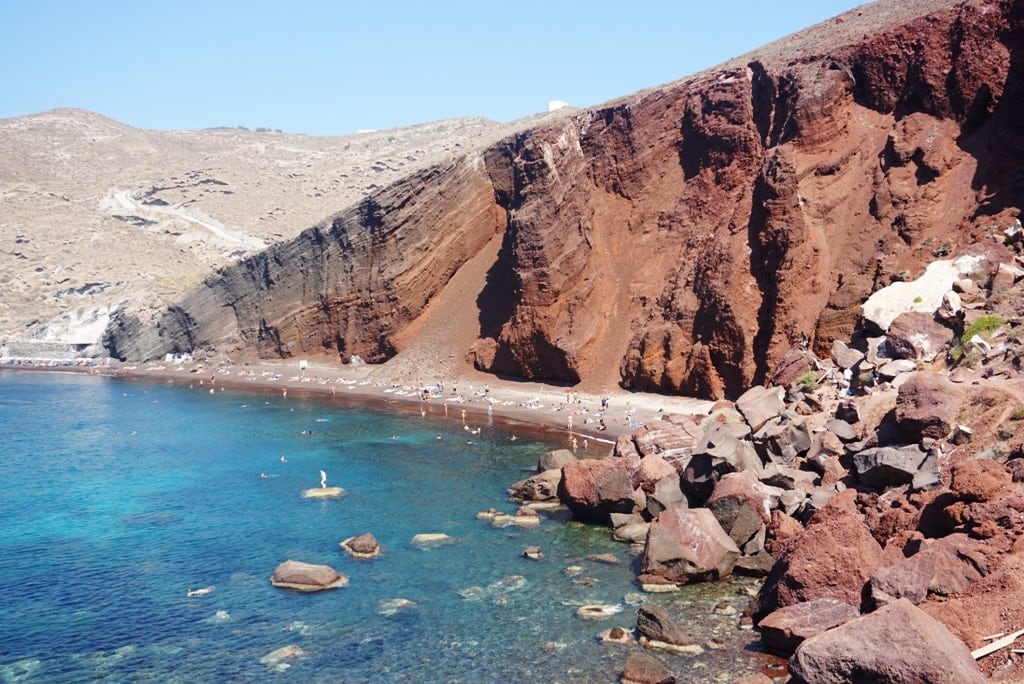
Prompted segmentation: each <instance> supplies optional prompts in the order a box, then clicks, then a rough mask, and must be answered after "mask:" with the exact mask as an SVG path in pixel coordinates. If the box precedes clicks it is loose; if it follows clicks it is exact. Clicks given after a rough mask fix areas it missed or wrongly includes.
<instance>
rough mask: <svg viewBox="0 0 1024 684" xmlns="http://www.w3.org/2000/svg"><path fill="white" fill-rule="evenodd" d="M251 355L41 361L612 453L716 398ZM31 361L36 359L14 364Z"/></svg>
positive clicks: (701, 411) (701, 409)
mask: <svg viewBox="0 0 1024 684" xmlns="http://www.w3.org/2000/svg"><path fill="white" fill-rule="evenodd" d="M302 365H304V367H300V362H299V361H297V360H260V361H258V362H252V363H239V364H227V363H224V364H210V363H204V362H195V363H178V364H175V363H162V362H159V363H158V362H149V363H127V364H111V365H109V366H103V367H98V368H92V369H88V368H77V367H71V368H68V367H57V368H52V369H48V368H45V367H41V366H39V365H36V366H33V367H31V368H34V369H42V370H63V371H89V372H93V373H103V374H107V375H113V376H117V377H125V378H135V379H143V380H150V381H164V382H173V383H175V384H180V385H187V386H189V387H191V388H193V389H196V390H201V391H206V392H210V391H213V392H222V391H230V390H239V389H240V390H245V391H251V392H256V393H272V394H274V395H276V396H279V397H282V398H284V399H288V398H294V399H298V398H302V397H309V396H315V397H318V398H321V399H326V400H327V401H329V402H333V403H336V404H337V405H338V406H342V407H344V406H348V407H367V408H378V409H382V410H387V411H393V412H407V413H420V414H421V415H424V416H426V415H431V416H436V417H441V418H447V419H450V420H456V421H461V422H462V423H463V425H464V426H465V427H466V429H467V431H473V430H477V429H482V428H484V427H485V426H488V425H490V424H500V425H501V426H502V427H503V428H504V429H506V430H509V431H510V432H512V433H513V434H515V433H516V431H517V428H518V429H519V430H521V431H523V432H529V431H532V432H542V433H545V434H546V435H547V436H548V437H549V438H554V441H562V442H564V444H565V446H566V447H567V448H572V446H573V440H575V441H576V448H577V451H585V452H587V453H589V454H591V455H593V456H599V455H603V454H604V453H606V450H607V449H609V448H610V445H612V444H614V442H615V439H616V438H617V437H618V436H619V435H623V434H629V433H631V432H633V431H634V430H636V429H637V428H639V427H640V426H642V425H645V424H651V423H654V422H657V421H661V420H663V419H664V417H665V416H667V415H673V414H689V415H706V414H707V413H708V410H709V408H710V406H711V405H712V402H710V401H706V400H702V399H693V398H687V397H674V396H664V395H658V394H648V393H641V392H627V391H625V390H622V389H619V388H615V389H609V390H608V391H607V392H602V393H600V394H598V393H584V392H577V391H574V390H573V388H571V387H560V386H557V385H550V384H544V383H537V382H525V381H513V380H504V379H500V378H495V377H493V376H489V375H486V374H483V373H474V374H472V375H470V374H468V373H462V374H459V376H458V377H435V376H434V375H430V374H424V377H422V378H418V379H416V380H415V381H411V380H410V379H409V378H408V373H407V372H402V373H400V374H398V373H395V372H394V369H392V368H389V366H388V364H381V365H369V364H363V365H357V366H349V365H341V364H330V363H328V362H324V361H316V360H309V361H307V362H306V363H305V364H302ZM10 367H11V368H26V369H27V368H30V367H29V366H10Z"/></svg>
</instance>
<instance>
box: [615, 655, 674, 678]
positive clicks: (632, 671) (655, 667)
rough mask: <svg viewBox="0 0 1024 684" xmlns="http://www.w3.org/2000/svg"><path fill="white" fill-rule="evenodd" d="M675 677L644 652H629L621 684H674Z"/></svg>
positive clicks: (659, 662) (658, 661) (670, 671)
mask: <svg viewBox="0 0 1024 684" xmlns="http://www.w3.org/2000/svg"><path fill="white" fill-rule="evenodd" d="M675 683H676V676H675V675H674V674H673V673H672V670H670V669H668V667H667V666H665V665H664V664H663V663H662V662H661V661H660V660H658V659H657V658H655V657H654V656H652V655H651V654H650V653H647V652H645V651H631V652H630V654H629V657H628V658H626V667H625V669H624V670H623V671H622V684H675Z"/></svg>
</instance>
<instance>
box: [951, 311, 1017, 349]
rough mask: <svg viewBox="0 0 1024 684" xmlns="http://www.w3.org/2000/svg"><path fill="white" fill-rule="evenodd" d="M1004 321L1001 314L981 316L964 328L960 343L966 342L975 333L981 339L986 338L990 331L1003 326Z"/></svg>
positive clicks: (992, 331) (990, 333)
mask: <svg viewBox="0 0 1024 684" xmlns="http://www.w3.org/2000/svg"><path fill="white" fill-rule="evenodd" d="M1005 323H1006V319H1005V318H1003V317H1002V316H996V315H989V316H982V317H981V318H979V319H978V320H976V321H974V322H973V323H971V324H970V325H969V326H967V328H966V329H964V334H963V335H961V336H960V344H961V345H964V344H967V342H968V341H969V340H970V339H971V338H972V337H974V336H975V335H980V336H981V337H982V338H983V339H987V338H988V337H989V336H991V335H992V333H994V332H995V331H996V330H998V329H999V328H1001V327H1003V325H1004V324H1005Z"/></svg>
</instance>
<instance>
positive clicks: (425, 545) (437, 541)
mask: <svg viewBox="0 0 1024 684" xmlns="http://www.w3.org/2000/svg"><path fill="white" fill-rule="evenodd" d="M454 541H455V539H453V538H452V537H449V536H448V535H447V534H444V533H443V532H423V533H421V534H417V535H414V536H413V538H412V541H411V542H410V543H411V544H412V545H413V546H415V547H416V548H419V549H429V548H432V547H434V546H442V545H444V544H451V543H452V542H454Z"/></svg>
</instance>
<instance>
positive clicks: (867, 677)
mask: <svg viewBox="0 0 1024 684" xmlns="http://www.w3.org/2000/svg"><path fill="white" fill-rule="evenodd" d="M789 672H790V674H791V675H792V677H793V681H795V682H804V683H806V684H845V683H846V682H908V683H909V682H935V683H936V684H937V683H939V682H951V683H952V682H957V684H974V683H975V682H977V683H978V684H981V683H982V682H985V681H987V680H986V678H985V676H984V675H983V674H982V673H981V670H980V669H978V665H977V663H975V662H974V658H972V657H971V652H970V651H969V650H968V649H967V646H965V645H964V643H963V642H962V641H960V639H958V638H957V637H956V636H955V635H954V634H953V633H952V632H950V631H949V630H948V629H946V627H945V626H943V625H942V623H940V622H939V621H937V620H935V619H934V618H932V617H931V616H929V615H928V614H927V613H925V612H924V611H923V610H921V609H920V608H917V607H916V606H914V605H913V604H912V603H911V602H910V601H907V600H906V599H900V600H899V601H896V602H895V603H892V604H890V605H888V606H885V607H883V608H879V609H878V610H877V611H875V612H874V613H869V614H868V615H864V616H862V617H859V618H856V619H854V620H850V621H849V622H846V623H844V624H842V625H840V626H839V627H836V628H835V629H830V630H828V631H826V632H822V633H821V634H818V635H816V636H813V637H811V638H809V639H807V640H806V641H804V642H803V643H802V644H800V646H799V647H798V648H797V649H796V653H794V654H793V658H792V659H791V660H790V661H789Z"/></svg>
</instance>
